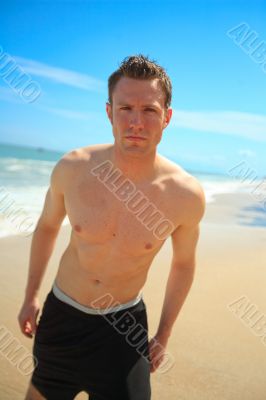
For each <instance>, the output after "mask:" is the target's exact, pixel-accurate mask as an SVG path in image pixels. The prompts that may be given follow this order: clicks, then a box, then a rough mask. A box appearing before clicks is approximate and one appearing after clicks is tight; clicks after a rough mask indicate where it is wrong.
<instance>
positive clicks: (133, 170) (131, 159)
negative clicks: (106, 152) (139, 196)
mask: <svg viewBox="0 0 266 400" xmlns="http://www.w3.org/2000/svg"><path fill="white" fill-rule="evenodd" d="M110 158H111V161H112V163H113V164H114V166H115V168H118V169H120V171H121V172H122V174H123V176H125V177H126V178H128V179H130V180H132V181H133V182H136V183H137V182H139V183H140V182H143V181H146V180H152V179H154V178H155V176H156V174H157V171H158V160H157V155H156V152H154V153H150V154H147V155H143V157H142V156H140V157H138V156H134V155H131V154H130V153H128V154H126V153H123V152H121V150H120V149H119V148H118V147H116V146H115V145H114V146H113V147H112V148H111V154H110Z"/></svg>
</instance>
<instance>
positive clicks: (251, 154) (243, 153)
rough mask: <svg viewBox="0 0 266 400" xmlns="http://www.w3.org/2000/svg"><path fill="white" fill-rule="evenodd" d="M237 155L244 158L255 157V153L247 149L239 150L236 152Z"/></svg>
mask: <svg viewBox="0 0 266 400" xmlns="http://www.w3.org/2000/svg"><path fill="white" fill-rule="evenodd" d="M238 154H239V155H240V156H244V157H255V156H256V153H255V152H254V151H252V150H249V149H240V150H238Z"/></svg>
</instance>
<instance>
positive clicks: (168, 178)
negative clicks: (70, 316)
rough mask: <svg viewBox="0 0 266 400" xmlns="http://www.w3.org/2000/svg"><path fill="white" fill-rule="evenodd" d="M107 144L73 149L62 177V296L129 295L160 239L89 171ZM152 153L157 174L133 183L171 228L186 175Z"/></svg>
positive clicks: (180, 211)
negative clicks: (67, 233)
mask: <svg viewBox="0 0 266 400" xmlns="http://www.w3.org/2000/svg"><path fill="white" fill-rule="evenodd" d="M110 148H111V145H99V146H93V148H90V147H89V148H84V149H81V150H79V152H78V154H76V155H75V156H73V157H75V158H76V159H75V162H74V163H73V167H71V170H70V173H66V175H65V176H66V178H65V182H64V200H65V208H66V212H67V215H68V217H69V220H70V223H71V228H72V231H71V238H70V242H69V245H68V247H67V249H66V250H65V252H64V254H63V256H62V258H61V261H60V266H59V270H58V274H57V277H56V283H57V285H58V286H59V288H60V289H61V290H63V291H64V292H65V293H66V294H67V295H69V296H70V297H72V298H73V299H75V300H76V301H78V302H79V303H81V304H84V305H88V306H90V305H91V303H92V302H95V300H96V299H97V298H99V297H102V296H104V295H105V294H108V295H111V296H112V297H113V299H114V303H116V302H119V303H126V302H128V301H130V300H132V299H134V298H135V297H136V296H137V295H138V294H139V292H140V291H141V289H142V287H143V286H144V284H145V281H146V277H147V273H148V270H149V267H150V266H151V263H152V260H153V258H154V256H155V255H156V254H157V252H158V251H159V250H160V248H161V247H162V245H163V243H164V240H165V239H161V238H159V237H156V236H155V235H154V233H153V231H152V230H149V229H147V227H145V226H144V225H143V223H141V222H140V221H139V220H138V219H137V218H136V216H135V215H134V214H133V213H132V212H130V211H129V210H128V209H127V208H126V206H125V204H124V203H123V202H122V201H121V200H119V199H118V198H117V197H116V196H115V195H114V193H112V192H110V190H108V189H107V188H106V187H105V185H104V184H103V183H102V182H100V181H99V180H98V179H97V177H96V176H94V175H93V174H92V173H91V172H90V171H91V169H92V168H93V167H95V166H96V165H98V164H100V163H101V162H103V161H105V160H106V159H108V152H109V151H110ZM158 157H160V165H161V168H160V173H159V174H158V176H156V177H155V178H154V179H153V180H152V181H149V182H146V183H139V184H136V187H137V189H138V190H141V191H142V193H143V194H144V195H145V196H147V198H148V199H149V201H150V202H152V203H153V204H154V205H155V206H156V207H157V209H158V210H159V211H160V212H161V213H162V214H163V215H164V216H165V217H166V218H167V219H169V220H170V221H171V222H172V223H173V226H174V227H175V228H177V227H178V226H179V225H180V224H181V223H182V222H183V219H184V216H185V215H186V211H185V207H186V192H187V189H186V186H187V185H186V183H185V182H189V179H190V177H191V176H190V175H189V174H187V173H186V172H185V171H184V170H182V169H181V168H180V167H178V166H176V165H175V164H173V163H171V162H170V161H168V160H166V159H165V158H162V157H161V156H158ZM109 305H110V304H109Z"/></svg>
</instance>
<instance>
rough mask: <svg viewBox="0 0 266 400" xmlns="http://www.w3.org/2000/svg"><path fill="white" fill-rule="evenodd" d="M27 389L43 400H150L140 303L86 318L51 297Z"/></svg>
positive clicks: (145, 328)
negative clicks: (79, 398)
mask: <svg viewBox="0 0 266 400" xmlns="http://www.w3.org/2000/svg"><path fill="white" fill-rule="evenodd" d="M33 355H34V357H35V358H36V360H37V361H36V365H35V369H34V372H33V375H32V384H33V385H34V386H35V387H36V389H37V390H38V391H39V392H40V393H41V394H42V395H43V396H44V397H45V398H46V399H47V400H72V399H74V397H75V396H76V395H77V394H78V393H79V392H81V391H85V392H87V393H88V394H89V399H90V400H150V398H151V387H150V362H149V361H150V360H149V351H148V326H147V314H146V306H145V303H144V302H143V299H140V301H139V302H138V303H137V304H135V305H133V306H131V307H129V308H127V309H123V310H119V311H116V312H110V313H108V314H105V315H98V314H97V315H91V314H86V313H84V312H83V311H80V310H78V309H76V308H74V307H72V306H71V305H69V304H66V303H65V302H63V301H61V300H59V299H58V298H57V297H56V296H55V295H54V293H53V292H52V291H51V292H50V293H49V294H48V296H47V299H46V301H45V304H44V307H43V312H42V315H41V318H40V321H39V324H38V327H37V332H36V335H35V339H34V346H33Z"/></svg>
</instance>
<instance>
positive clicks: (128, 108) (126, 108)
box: [121, 106, 130, 110]
mask: <svg viewBox="0 0 266 400" xmlns="http://www.w3.org/2000/svg"><path fill="white" fill-rule="evenodd" d="M121 110H130V107H126V106H125V107H121Z"/></svg>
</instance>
